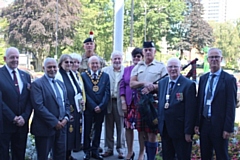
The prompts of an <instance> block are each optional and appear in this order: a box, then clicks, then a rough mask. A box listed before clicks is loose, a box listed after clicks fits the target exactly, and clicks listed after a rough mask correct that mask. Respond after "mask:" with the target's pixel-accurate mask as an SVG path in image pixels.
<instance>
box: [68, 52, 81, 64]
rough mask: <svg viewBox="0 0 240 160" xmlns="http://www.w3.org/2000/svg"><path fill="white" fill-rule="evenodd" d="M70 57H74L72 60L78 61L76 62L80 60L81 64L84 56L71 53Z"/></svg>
mask: <svg viewBox="0 0 240 160" xmlns="http://www.w3.org/2000/svg"><path fill="white" fill-rule="evenodd" d="M70 56H71V57H72V59H76V60H78V61H79V62H80V63H81V62H82V56H80V54H77V53H71V54H70Z"/></svg>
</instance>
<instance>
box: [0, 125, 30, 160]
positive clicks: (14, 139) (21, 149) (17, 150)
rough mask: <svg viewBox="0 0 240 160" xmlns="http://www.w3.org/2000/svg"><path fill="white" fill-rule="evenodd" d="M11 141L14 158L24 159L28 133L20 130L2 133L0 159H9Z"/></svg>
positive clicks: (0, 137)
mask: <svg viewBox="0 0 240 160" xmlns="http://www.w3.org/2000/svg"><path fill="white" fill-rule="evenodd" d="M10 143H11V154H12V157H11V159H12V160H24V159H25V150H26V144H27V133H22V132H18V129H17V131H16V132H14V133H2V134H0V153H1V155H0V160H8V159H10V157H9V144H10Z"/></svg>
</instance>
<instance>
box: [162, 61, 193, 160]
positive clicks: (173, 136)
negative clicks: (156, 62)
mask: <svg viewBox="0 0 240 160" xmlns="http://www.w3.org/2000/svg"><path fill="white" fill-rule="evenodd" d="M180 70H181V63H180V61H179V59H178V58H170V59H169V60H168V63H167V71H168V74H169V77H166V78H164V79H162V80H160V81H159V84H158V92H159V104H158V127H159V131H160V135H161V138H162V151H163V153H162V155H163V159H164V160H174V159H175V156H177V159H178V160H190V159H191V148H192V135H193V134H194V126H195V119H196V113H197V112H196V111H197V105H196V102H197V101H196V85H195V83H194V82H193V81H191V80H189V79H187V78H185V77H184V76H182V75H181V74H180Z"/></svg>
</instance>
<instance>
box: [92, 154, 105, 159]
mask: <svg viewBox="0 0 240 160" xmlns="http://www.w3.org/2000/svg"><path fill="white" fill-rule="evenodd" d="M92 158H95V159H98V160H103V157H102V156H100V155H99V154H95V153H92Z"/></svg>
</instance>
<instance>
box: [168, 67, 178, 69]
mask: <svg viewBox="0 0 240 160" xmlns="http://www.w3.org/2000/svg"><path fill="white" fill-rule="evenodd" d="M167 67H168V68H169V69H177V68H179V66H167Z"/></svg>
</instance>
